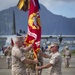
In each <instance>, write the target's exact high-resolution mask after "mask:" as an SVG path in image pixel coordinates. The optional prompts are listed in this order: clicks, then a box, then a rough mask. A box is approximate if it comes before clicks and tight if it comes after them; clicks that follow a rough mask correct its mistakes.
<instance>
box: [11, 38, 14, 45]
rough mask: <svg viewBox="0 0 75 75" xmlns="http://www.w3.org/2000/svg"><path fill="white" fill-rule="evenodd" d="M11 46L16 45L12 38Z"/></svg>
mask: <svg viewBox="0 0 75 75" xmlns="http://www.w3.org/2000/svg"><path fill="white" fill-rule="evenodd" d="M11 46H14V42H13V39H12V38H11Z"/></svg>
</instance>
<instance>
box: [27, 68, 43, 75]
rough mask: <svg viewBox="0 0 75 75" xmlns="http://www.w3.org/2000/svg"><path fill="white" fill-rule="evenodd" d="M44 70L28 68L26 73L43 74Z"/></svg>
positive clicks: (32, 74) (29, 74)
mask: <svg viewBox="0 0 75 75" xmlns="http://www.w3.org/2000/svg"><path fill="white" fill-rule="evenodd" d="M41 72H42V71H36V70H33V69H31V68H27V69H26V75H41Z"/></svg>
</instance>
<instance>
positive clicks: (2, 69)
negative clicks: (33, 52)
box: [0, 56, 75, 75]
mask: <svg viewBox="0 0 75 75" xmlns="http://www.w3.org/2000/svg"><path fill="white" fill-rule="evenodd" d="M44 62H45V63H44V64H46V63H48V62H49V59H45V58H44ZM0 75H12V74H11V69H7V65H6V59H5V57H0ZM42 75H50V68H48V69H43V72H42ZM62 75H75V56H72V58H71V60H70V67H69V68H65V67H64V60H63V63H62Z"/></svg>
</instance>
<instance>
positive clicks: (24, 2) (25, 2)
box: [17, 0, 30, 11]
mask: <svg viewBox="0 0 75 75" xmlns="http://www.w3.org/2000/svg"><path fill="white" fill-rule="evenodd" d="M29 2H30V0H19V2H18V4H17V7H18V8H19V9H20V10H23V11H28V9H29Z"/></svg>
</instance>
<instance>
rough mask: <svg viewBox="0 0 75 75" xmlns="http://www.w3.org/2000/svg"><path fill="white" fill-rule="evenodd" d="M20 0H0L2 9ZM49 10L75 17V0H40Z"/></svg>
mask: <svg viewBox="0 0 75 75" xmlns="http://www.w3.org/2000/svg"><path fill="white" fill-rule="evenodd" d="M18 1H19V0H0V11H2V10H4V9H8V8H10V7H13V6H16V5H17V3H18ZM39 2H40V3H41V4H43V5H44V6H45V7H46V8H47V9H48V10H49V11H51V12H52V13H54V14H57V15H62V16H65V17H68V18H75V0H39Z"/></svg>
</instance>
